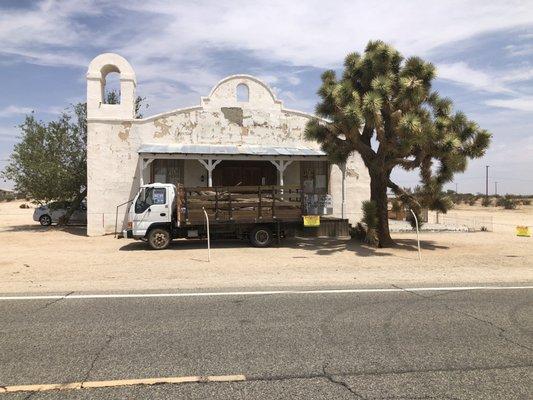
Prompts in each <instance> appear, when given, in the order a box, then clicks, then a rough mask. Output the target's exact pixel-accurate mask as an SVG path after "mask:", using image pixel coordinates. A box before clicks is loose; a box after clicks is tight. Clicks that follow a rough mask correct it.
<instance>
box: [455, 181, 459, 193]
mask: <svg viewBox="0 0 533 400" xmlns="http://www.w3.org/2000/svg"><path fill="white" fill-rule="evenodd" d="M457 193H458V192H457V182H455V194H457Z"/></svg>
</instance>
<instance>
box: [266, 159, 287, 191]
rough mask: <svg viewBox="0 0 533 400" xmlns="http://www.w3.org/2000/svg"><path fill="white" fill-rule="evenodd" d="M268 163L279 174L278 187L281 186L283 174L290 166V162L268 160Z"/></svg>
mask: <svg viewBox="0 0 533 400" xmlns="http://www.w3.org/2000/svg"><path fill="white" fill-rule="evenodd" d="M270 162H271V163H272V164H274V166H275V167H276V168H277V170H278V174H279V185H280V186H283V183H284V180H283V174H284V173H285V170H286V169H287V167H288V166H289V165H291V164H292V160H279V161H276V160H270Z"/></svg>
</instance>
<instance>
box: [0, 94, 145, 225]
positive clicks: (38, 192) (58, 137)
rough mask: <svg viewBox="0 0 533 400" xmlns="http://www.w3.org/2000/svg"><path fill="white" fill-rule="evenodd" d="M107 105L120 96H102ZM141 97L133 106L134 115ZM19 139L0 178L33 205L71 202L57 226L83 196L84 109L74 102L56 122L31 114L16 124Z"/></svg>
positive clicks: (85, 186) (77, 204)
mask: <svg viewBox="0 0 533 400" xmlns="http://www.w3.org/2000/svg"><path fill="white" fill-rule="evenodd" d="M106 98H107V103H108V104H116V103H118V101H119V99H120V94H117V93H116V92H113V91H111V92H108V93H106ZM143 101H144V98H141V97H138V98H137V99H136V103H135V110H136V115H137V117H138V118H140V109H141V106H142V103H143ZM20 130H21V138H20V142H19V143H17V144H16V145H15V147H14V149H13V152H12V153H11V155H10V158H9V161H8V164H7V166H6V167H5V169H4V170H3V171H2V173H1V176H2V177H3V178H4V179H9V180H12V181H13V182H14V183H15V191H16V192H18V193H21V194H23V195H24V196H25V197H27V198H29V199H31V200H32V202H34V203H37V204H42V203H47V202H50V201H71V206H70V207H69V209H68V210H67V213H66V215H65V216H64V218H63V220H62V221H60V223H64V224H66V223H68V220H69V219H70V216H71V215H72V213H73V212H74V210H76V209H77V208H78V207H79V205H80V203H81V201H82V200H83V199H84V198H85V196H86V195H87V106H86V104H85V103H78V104H75V105H72V106H70V107H69V108H68V109H67V110H66V111H65V112H63V113H62V114H61V115H60V116H59V118H58V120H57V121H51V122H48V123H45V122H42V121H38V120H37V119H36V118H35V115H34V113H32V114H29V115H26V118H25V120H24V122H23V123H22V124H21V125H20Z"/></svg>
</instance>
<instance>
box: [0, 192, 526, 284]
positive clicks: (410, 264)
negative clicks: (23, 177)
mask: <svg viewBox="0 0 533 400" xmlns="http://www.w3.org/2000/svg"><path fill="white" fill-rule="evenodd" d="M19 204H20V203H19V202H11V203H0V293H22V292H70V291H84V292H88V291H90V292H94V291H107V290H110V291H129V290H163V289H167V290H169V289H172V290H179V289H196V288H218V289H229V288H251V287H263V288H264V287H311V286H314V287H316V286H322V287H355V286H357V287H360V286H372V287H386V286H390V285H399V286H402V285H403V286H411V287H412V286H417V285H428V284H431V285H453V284H476V283H490V284H500V283H501V284H506V283H515V282H533V238H523V237H516V236H514V232H513V230H514V228H513V225H514V224H520V225H530V226H532V225H533V207H527V208H521V209H518V210H514V211H504V210H501V209H496V208H489V209H486V208H481V207H468V206H463V207H461V208H459V209H457V210H453V211H452V212H451V215H456V216H459V217H465V216H467V217H469V216H473V215H475V214H476V213H477V214H479V215H481V214H483V215H487V214H488V213H490V214H492V215H493V220H494V223H495V225H494V227H495V232H479V233H422V235H421V240H422V249H423V250H422V261H421V262H420V261H418V258H417V252H416V235H415V234H412V233H404V234H396V235H394V237H395V239H396V240H397V242H398V246H397V247H395V248H393V249H373V248H369V247H366V246H362V245H361V244H359V243H357V242H355V241H351V240H326V239H322V240H321V239H312V240H290V241H286V242H285V243H284V244H283V245H282V246H281V247H280V248H270V249H255V248H250V247H248V246H247V245H246V244H245V243H241V242H238V241H230V242H218V243H214V248H213V249H212V255H211V257H212V261H211V263H207V262H206V259H207V250H206V247H205V246H206V244H205V242H183V241H180V242H176V243H174V244H173V245H172V247H171V248H170V249H168V250H165V251H159V252H154V251H150V250H148V249H147V247H146V245H145V244H144V243H141V242H135V241H132V240H128V239H120V240H119V239H115V238H113V236H105V237H86V236H85V229H84V228H83V227H69V228H67V229H58V228H55V227H52V228H43V227H40V226H39V225H38V223H35V222H33V221H32V218H31V216H32V213H33V209H29V210H27V209H20V208H19Z"/></svg>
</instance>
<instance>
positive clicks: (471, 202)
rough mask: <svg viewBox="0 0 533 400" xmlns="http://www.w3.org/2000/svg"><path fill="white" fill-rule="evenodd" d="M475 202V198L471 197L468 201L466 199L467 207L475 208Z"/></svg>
mask: <svg viewBox="0 0 533 400" xmlns="http://www.w3.org/2000/svg"><path fill="white" fill-rule="evenodd" d="M476 201H477V199H476V198H475V197H471V198H470V199H468V205H469V206H475V205H476Z"/></svg>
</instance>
